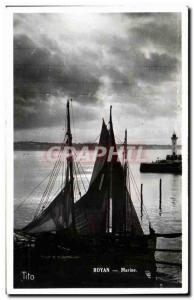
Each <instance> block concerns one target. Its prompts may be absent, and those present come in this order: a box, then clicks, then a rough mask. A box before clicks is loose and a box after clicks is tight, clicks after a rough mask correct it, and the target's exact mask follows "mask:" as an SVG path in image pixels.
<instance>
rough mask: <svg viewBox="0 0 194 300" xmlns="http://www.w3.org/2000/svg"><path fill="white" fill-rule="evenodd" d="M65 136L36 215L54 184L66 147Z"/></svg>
mask: <svg viewBox="0 0 194 300" xmlns="http://www.w3.org/2000/svg"><path fill="white" fill-rule="evenodd" d="M65 138H66V137H65ZM65 138H64V141H63V144H62V146H61V149H60V151H59V153H58V158H57V161H56V162H55V165H54V168H53V170H52V172H51V176H50V179H49V182H48V184H47V187H46V189H45V191H44V193H43V195H42V198H41V200H40V203H39V205H38V207H37V210H36V212H35V217H36V216H37V215H38V213H39V211H40V209H41V206H42V203H43V202H44V199H45V198H46V194H47V192H48V191H49V190H50V186H51V184H52V181H53V178H54V175H55V173H56V172H57V169H58V166H59V161H60V158H61V154H62V152H63V150H64V147H65Z"/></svg>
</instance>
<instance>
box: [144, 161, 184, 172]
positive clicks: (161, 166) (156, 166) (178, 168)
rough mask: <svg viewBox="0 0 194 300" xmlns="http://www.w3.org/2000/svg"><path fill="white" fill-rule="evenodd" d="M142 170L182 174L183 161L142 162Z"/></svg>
mask: <svg viewBox="0 0 194 300" xmlns="http://www.w3.org/2000/svg"><path fill="white" fill-rule="evenodd" d="M140 172H142V173H172V174H182V164H181V162H162V163H160V162H155V163H154V162H153V163H141V164H140Z"/></svg>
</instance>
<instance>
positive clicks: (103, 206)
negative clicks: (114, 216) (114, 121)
mask: <svg viewBox="0 0 194 300" xmlns="http://www.w3.org/2000/svg"><path fill="white" fill-rule="evenodd" d="M108 143H109V132H108V129H107V127H106V125H105V123H104V121H103V123H102V130H101V135H100V140H99V146H103V147H105V149H106V153H104V155H101V152H100V151H101V150H99V152H98V154H100V157H99V155H97V158H96V161H95V164H94V169H93V174H92V178H91V181H90V186H89V189H88V191H87V193H86V194H85V195H84V196H83V197H81V199H80V200H79V201H77V202H76V203H75V223H76V229H77V231H78V232H80V233H82V234H98V233H105V232H106V219H107V213H108V207H107V205H108V191H107V187H108V179H109V174H108V168H107V166H108V165H107V147H108Z"/></svg>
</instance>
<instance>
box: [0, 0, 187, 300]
mask: <svg viewBox="0 0 194 300" xmlns="http://www.w3.org/2000/svg"><path fill="white" fill-rule="evenodd" d="M85 2H87V1H85ZM28 4H29V3H28ZM32 4H33V5H40V1H37V0H35V1H33V3H32ZM41 4H42V5H53V4H54V5H61V4H62V2H60V1H55V2H54V3H53V1H49V0H47V1H41ZM66 4H67V5H72V2H70V1H66ZM87 4H89V3H87ZM6 5H14V2H13V1H6ZM20 5H26V2H25V1H23V3H22V2H21V4H20ZM29 5H30V4H29ZM77 11H79V13H92V12H180V13H182V144H183V147H182V155H183V174H182V199H183V201H182V224H183V225H182V233H183V237H182V241H183V245H182V258H183V267H182V270H183V272H182V274H183V276H182V288H76V289H75V288H74V289H71V288H61V289H58V288H57V289H14V288H13V113H12V112H13V26H12V24H13V23H12V22H13V13H14V12H23V13H24V12H31V13H32V12H34V13H37V12H52V13H54V12H55V13H57V12H60V13H62V12H77ZM3 17H4V21H3V24H4V26H5V28H6V30H4V37H3V38H4V43H6V47H5V52H4V57H6V59H5V61H4V70H5V87H4V89H5V93H4V95H5V97H6V103H7V105H6V108H7V110H6V120H7V131H6V136H7V142H6V146H7V157H6V164H7V165H6V170H7V174H6V182H7V186H6V192H7V193H6V194H7V195H6V220H7V223H6V236H7V239H6V244H7V251H6V254H7V257H6V263H7V265H6V269H7V293H8V294H9V295H16V294H25V295H28V294H36V295H38V294H39V295H43V294H44V295H47V294H54V295H57V294H74V295H75V294H96V295H98V294H104V295H106V294H114V295H115V294H118V295H122V294H187V293H188V128H187V125H188V9H187V8H186V7H173V8H172V7H170V6H166V7H162V6H161V7H160V6H155V7H154V6H153V5H152V6H151V7H150V6H149V5H143V4H141V6H140V7H138V5H135V4H132V5H130V6H126V5H125V6H118V5H115V6H112V7H111V6H102V7H99V6H85V7H78V6H76V7H72V6H68V7H31V8H29V7H9V8H5V7H4V12H3Z"/></svg>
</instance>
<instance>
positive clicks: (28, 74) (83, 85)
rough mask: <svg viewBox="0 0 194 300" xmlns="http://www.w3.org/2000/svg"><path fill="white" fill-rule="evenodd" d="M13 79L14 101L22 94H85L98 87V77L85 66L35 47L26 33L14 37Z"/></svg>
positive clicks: (24, 96)
mask: <svg viewBox="0 0 194 300" xmlns="http://www.w3.org/2000/svg"><path fill="white" fill-rule="evenodd" d="M14 58H15V60H14V78H15V81H14V83H15V86H14V88H15V97H16V101H17V99H18V98H20V97H22V98H24V99H25V100H28V99H29V98H36V97H40V96H41V97H42V99H44V98H47V96H48V95H50V94H52V95H64V94H68V95H70V96H72V97H73V96H75V95H77V93H78V91H79V94H80V95H87V94H88V93H89V92H90V94H91V93H94V92H95V91H96V90H97V89H98V85H99V81H98V78H97V77H95V76H93V75H92V74H91V73H90V74H88V70H87V66H84V65H83V66H82V67H81V68H80V65H79V64H77V65H76V64H75V62H74V61H71V63H70V64H69V62H68V61H67V62H66V60H65V59H66V58H65V57H63V58H62V57H60V53H54V54H53V53H51V51H50V49H49V48H47V44H45V47H42V48H40V47H38V46H37V45H36V44H34V43H33V41H32V40H30V39H29V38H28V37H27V36H25V35H17V36H16V37H15V40H14Z"/></svg>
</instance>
